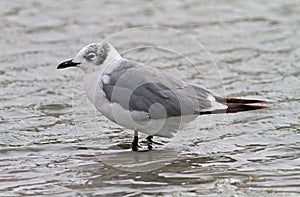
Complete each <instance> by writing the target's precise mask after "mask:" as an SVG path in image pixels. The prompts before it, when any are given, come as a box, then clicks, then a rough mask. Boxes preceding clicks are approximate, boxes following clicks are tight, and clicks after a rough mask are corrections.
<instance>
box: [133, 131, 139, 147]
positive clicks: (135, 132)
mask: <svg viewBox="0 0 300 197" xmlns="http://www.w3.org/2000/svg"><path fill="white" fill-rule="evenodd" d="M138 146H139V136H138V131H134V137H133V141H132V143H131V149H132V150H133V151H138Z"/></svg>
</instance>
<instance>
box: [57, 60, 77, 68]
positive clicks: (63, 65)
mask: <svg viewBox="0 0 300 197" xmlns="http://www.w3.org/2000/svg"><path fill="white" fill-rule="evenodd" d="M78 64H80V63H74V62H73V59H71V60H67V61H64V62H62V63H60V64H59V65H58V66H57V69H63V68H68V67H76V66H77V65H78Z"/></svg>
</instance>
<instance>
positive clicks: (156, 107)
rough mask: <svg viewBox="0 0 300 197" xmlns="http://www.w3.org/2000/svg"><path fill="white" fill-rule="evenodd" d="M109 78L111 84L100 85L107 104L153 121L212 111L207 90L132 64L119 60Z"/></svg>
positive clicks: (134, 63)
mask: <svg viewBox="0 0 300 197" xmlns="http://www.w3.org/2000/svg"><path fill="white" fill-rule="evenodd" d="M108 76H109V77H110V81H109V83H107V84H105V83H104V84H103V90H104V92H105V94H106V97H107V99H108V100H109V101H110V102H112V103H114V102H115V103H119V104H120V105H121V106H122V107H123V108H124V109H127V110H130V111H143V112H147V113H148V114H149V117H150V118H152V119H162V118H167V117H172V116H182V115H195V114H199V113H200V112H202V111H207V110H208V109H209V108H211V100H209V99H210V98H213V96H212V94H211V93H210V92H209V91H207V90H205V89H203V88H201V87H198V86H195V85H189V84H183V83H182V82H181V81H180V80H176V79H175V78H173V77H172V76H169V75H167V74H166V73H163V72H161V71H158V70H156V69H150V68H148V67H145V66H143V65H141V64H138V63H136V62H134V61H130V60H122V62H121V63H120V65H119V66H118V67H117V69H115V70H113V71H112V72H111V73H110V74H108ZM209 96H211V97H209Z"/></svg>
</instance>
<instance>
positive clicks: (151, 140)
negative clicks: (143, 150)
mask: <svg viewBox="0 0 300 197" xmlns="http://www.w3.org/2000/svg"><path fill="white" fill-rule="evenodd" d="M146 139H147V142H148V146H149V145H151V144H156V145H163V144H162V143H159V142H155V141H153V136H152V135H149V136H148V137H146Z"/></svg>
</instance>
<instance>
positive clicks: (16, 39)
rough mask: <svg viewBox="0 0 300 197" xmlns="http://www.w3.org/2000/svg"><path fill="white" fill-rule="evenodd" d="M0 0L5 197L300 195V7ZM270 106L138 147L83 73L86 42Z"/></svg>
mask: <svg viewBox="0 0 300 197" xmlns="http://www.w3.org/2000/svg"><path fill="white" fill-rule="evenodd" d="M137 4H138V3H137V2H133V1H122V2H110V1H104V2H102V3H100V2H96V1H82V2H81V1H76V2H74V1H67V0H66V1H59V2H50V1H34V0H29V1H1V2H0V7H1V13H0V21H1V23H0V27H1V31H0V37H1V40H0V43H1V44H0V48H1V50H0V62H1V67H0V76H1V77H0V86H1V89H0V101H1V102H0V109H1V113H0V125H1V129H0V135H1V137H0V152H1V155H0V172H1V174H0V192H1V196H24V195H28V196H29V195H32V196H45V195H55V196H70V195H73V196H76V195H77V196H90V195H104V196H109V195H111V196H137V195H140V194H144V195H173V196H201V195H203V196H299V195H300V178H299V177H300V171H299V170H300V159H299V157H300V148H299V147H300V136H299V134H300V129H299V128H300V124H299V120H300V115H299V114H300V113H299V112H300V105H299V98H300V88H299V87H300V80H299V74H300V49H299V46H300V44H299V43H300V42H299V38H300V37H299V32H300V12H299V9H300V2H299V1H296V0H295V1H292V0H291V1H272V2H269V3H266V2H264V1H259V0H257V1H249V2H244V1H243V2H240V1H222V2H220V1H201V2H199V1H188V2H181V1H164V2H161V1H151V2H148V3H147V2H144V3H142V4H141V5H137ZM103 39H106V40H108V41H111V42H112V43H113V44H114V45H115V46H116V48H117V49H118V50H119V51H120V52H122V53H123V54H124V56H125V57H128V58H132V59H135V60H137V61H141V62H144V63H146V64H149V65H150V66H155V67H159V68H161V69H164V70H165V71H167V72H170V73H172V74H174V75H175V76H176V77H179V78H182V79H184V80H187V81H190V82H193V83H198V84H201V85H203V86H206V87H208V88H209V89H211V90H212V91H214V92H216V93H218V94H221V95H231V96H238V97H250V98H259V99H266V100H268V101H269V102H268V103H267V105H268V106H270V108H269V109H266V110H260V111H254V112H246V113H240V114H230V115H226V116H224V115H215V116H205V117H200V118H199V119H197V120H196V121H195V122H193V123H191V124H190V125H189V127H188V128H186V129H184V130H183V131H182V132H181V133H179V134H178V136H177V137H175V138H174V139H171V140H168V139H164V138H156V140H157V141H159V142H164V143H165V145H164V146H155V147H154V149H155V150H154V151H151V152H146V153H145V152H143V153H134V152H131V151H130V149H129V145H130V142H131V140H132V131H129V130H124V129H123V128H121V127H119V126H118V125H115V124H113V123H112V122H110V121H108V120H107V119H106V118H104V117H103V116H101V114H99V113H98V112H97V111H96V110H95V109H94V108H93V106H92V105H91V104H90V103H89V101H88V100H87V98H86V97H85V95H84V92H83V89H82V84H81V80H82V78H83V73H82V72H80V71H77V70H75V69H68V70H63V71H62V70H59V71H58V70H56V69H55V67H56V65H57V64H58V63H60V62H61V61H63V60H65V59H68V58H71V57H73V56H74V55H75V54H76V53H77V51H78V50H79V49H81V48H82V47H83V46H85V45H86V44H88V43H91V42H97V41H101V40H103Z"/></svg>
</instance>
